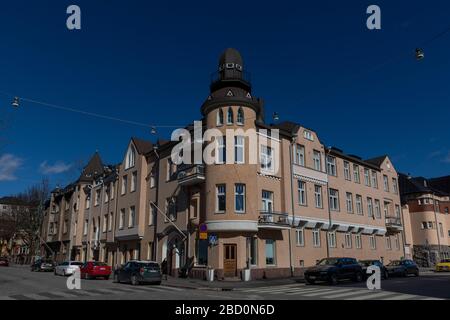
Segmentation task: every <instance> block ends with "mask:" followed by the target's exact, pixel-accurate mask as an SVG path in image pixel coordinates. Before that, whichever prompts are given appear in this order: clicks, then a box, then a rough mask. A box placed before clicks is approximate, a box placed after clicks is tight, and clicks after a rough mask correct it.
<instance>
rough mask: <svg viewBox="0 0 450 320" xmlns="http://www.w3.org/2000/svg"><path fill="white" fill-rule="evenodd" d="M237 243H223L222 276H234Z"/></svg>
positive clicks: (235, 271)
mask: <svg viewBox="0 0 450 320" xmlns="http://www.w3.org/2000/svg"><path fill="white" fill-rule="evenodd" d="M236 256H237V245H235V244H225V245H224V254H223V276H224V277H225V278H232V277H236V275H237V274H236V273H237V257H236Z"/></svg>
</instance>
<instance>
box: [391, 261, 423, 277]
mask: <svg viewBox="0 0 450 320" xmlns="http://www.w3.org/2000/svg"><path fill="white" fill-rule="evenodd" d="M386 269H387V270H388V273H389V275H390V276H391V275H392V276H395V275H396V276H402V277H406V276H409V275H411V274H412V275H415V276H416V277H418V276H419V267H418V266H417V264H416V263H415V262H414V261H412V260H394V261H391V262H390V263H389V264H388V265H387V266H386Z"/></svg>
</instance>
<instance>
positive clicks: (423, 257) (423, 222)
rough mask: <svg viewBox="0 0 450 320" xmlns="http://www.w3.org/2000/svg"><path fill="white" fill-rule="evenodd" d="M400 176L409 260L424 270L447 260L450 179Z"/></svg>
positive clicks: (449, 233) (448, 247)
mask: <svg viewBox="0 0 450 320" xmlns="http://www.w3.org/2000/svg"><path fill="white" fill-rule="evenodd" d="M399 177H400V191H401V196H402V205H403V216H404V219H405V226H406V229H405V236H406V241H405V243H406V247H407V248H408V254H409V257H411V258H412V259H414V260H415V261H416V262H417V263H418V264H420V265H422V266H425V267H426V266H433V265H435V264H436V262H439V261H440V260H442V259H450V215H449V208H450V176H446V177H440V178H434V179H425V178H423V177H410V176H408V175H404V174H400V176H399Z"/></svg>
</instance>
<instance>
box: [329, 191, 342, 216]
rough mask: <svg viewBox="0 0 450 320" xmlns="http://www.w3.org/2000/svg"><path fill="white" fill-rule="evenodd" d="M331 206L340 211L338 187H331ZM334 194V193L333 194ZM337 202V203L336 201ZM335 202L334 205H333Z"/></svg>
mask: <svg viewBox="0 0 450 320" xmlns="http://www.w3.org/2000/svg"><path fill="white" fill-rule="evenodd" d="M329 190H330V191H329V197H328V198H329V206H330V210H331V211H339V210H340V206H339V190H337V189H329ZM333 194H334V195H333ZM334 202H336V203H334ZM332 204H333V205H332Z"/></svg>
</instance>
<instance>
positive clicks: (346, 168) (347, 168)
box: [344, 161, 352, 181]
mask: <svg viewBox="0 0 450 320" xmlns="http://www.w3.org/2000/svg"><path fill="white" fill-rule="evenodd" d="M344 178H345V180H348V181H352V176H351V174H350V162H348V161H344Z"/></svg>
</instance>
